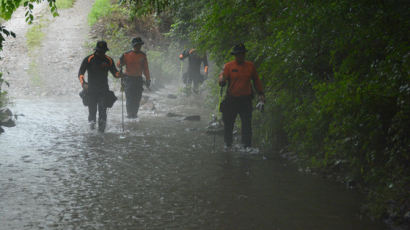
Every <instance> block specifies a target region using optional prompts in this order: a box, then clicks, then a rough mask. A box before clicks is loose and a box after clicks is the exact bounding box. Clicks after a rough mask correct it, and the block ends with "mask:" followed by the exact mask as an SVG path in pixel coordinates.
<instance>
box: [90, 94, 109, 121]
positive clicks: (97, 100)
mask: <svg viewBox="0 0 410 230" xmlns="http://www.w3.org/2000/svg"><path fill="white" fill-rule="evenodd" d="M105 95H106V92H104V91H101V92H90V93H89V102H88V121H90V122H91V121H93V122H96V116H97V109H98V124H99V125H105V123H106V121H107V107H106V106H105V103H104V97H105Z"/></svg>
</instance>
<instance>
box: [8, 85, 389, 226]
mask: <svg viewBox="0 0 410 230" xmlns="http://www.w3.org/2000/svg"><path fill="white" fill-rule="evenodd" d="M175 92H176V89H175V88H171V87H170V88H164V89H162V90H159V91H157V92H155V93H147V94H146V95H148V96H149V99H148V102H147V103H146V104H145V105H144V106H145V107H144V106H143V107H142V109H141V111H140V118H139V119H140V120H139V122H136V121H131V120H128V119H126V120H125V132H124V133H122V128H121V101H118V102H116V104H115V105H114V107H113V108H112V109H111V110H109V112H108V126H107V130H106V132H105V133H103V134H101V133H98V132H96V131H90V130H89V127H88V123H87V113H88V112H87V108H86V107H83V106H82V104H81V101H80V99H79V97H78V96H77V95H75V96H72V97H64V98H63V97H60V98H54V99H46V98H26V99H16V100H15V101H14V105H13V106H12V107H11V108H12V110H13V112H14V113H16V114H20V116H19V117H18V120H17V126H16V127H14V128H10V129H7V130H6V132H5V133H4V134H2V135H0V229H212V230H213V229H257V230H259V229H272V230H274V229H277V230H279V229H281V230H288V229H289V230H296V229H301V230H302V229H303V230H305V229H316V230H319V229H332V230H337V229H340V230H345V229H357V230H359V229H360V230H362V229H375V230H377V229H384V226H383V225H382V224H380V223H374V222H371V221H370V220H368V219H366V218H364V217H361V215H360V205H361V204H362V202H363V201H362V196H361V195H359V194H358V193H356V192H355V191H351V190H347V189H346V188H345V187H344V186H343V185H341V184H338V183H334V182H331V181H329V180H325V179H322V178H321V177H318V176H312V175H306V174H303V173H300V172H298V170H297V169H295V168H294V167H293V166H291V165H288V162H286V161H284V160H281V159H280V158H277V157H274V154H271V153H265V152H258V151H254V152H246V151H237V150H233V151H224V150H223V141H222V136H217V138H216V142H215V147H214V141H213V140H214V139H213V136H212V135H207V134H206V133H205V127H206V125H207V122H208V119H209V118H208V114H209V112H208V111H206V110H205V109H203V108H202V106H201V105H202V103H203V102H202V99H201V98H189V99H187V98H178V99H169V98H167V95H168V94H170V93H174V94H175ZM144 94H145V93H144ZM168 112H175V113H179V114H184V115H201V121H184V120H182V119H180V118H178V117H167V116H166V114H167V113H168Z"/></svg>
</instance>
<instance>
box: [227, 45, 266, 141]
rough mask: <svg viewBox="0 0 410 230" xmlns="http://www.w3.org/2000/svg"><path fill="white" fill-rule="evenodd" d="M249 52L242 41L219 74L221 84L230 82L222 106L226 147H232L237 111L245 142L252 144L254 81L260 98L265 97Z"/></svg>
mask: <svg viewBox="0 0 410 230" xmlns="http://www.w3.org/2000/svg"><path fill="white" fill-rule="evenodd" d="M246 52H247V50H246V48H245V46H244V45H243V44H238V45H235V46H234V47H233V49H232V52H231V54H232V55H234V56H235V60H234V61H231V62H228V63H226V64H225V66H224V68H223V72H222V73H221V74H220V75H219V85H220V86H225V84H226V83H228V88H227V94H226V97H225V99H224V101H223V103H222V104H223V106H222V108H221V112H222V120H223V122H224V141H225V145H226V147H231V146H232V142H233V140H232V139H233V138H232V136H233V135H232V133H233V128H234V123H235V120H236V117H237V115H238V114H239V116H240V118H241V124H242V126H241V127H242V130H241V132H242V133H241V134H242V144H243V146H244V147H251V143H252V99H253V89H252V84H251V82H253V85H254V88H255V89H256V91H257V93H258V95H259V100H261V101H264V100H265V96H264V92H263V87H262V84H261V81H260V79H259V76H258V73H257V72H256V68H255V66H254V64H253V63H252V62H250V61H246V60H245V53H246Z"/></svg>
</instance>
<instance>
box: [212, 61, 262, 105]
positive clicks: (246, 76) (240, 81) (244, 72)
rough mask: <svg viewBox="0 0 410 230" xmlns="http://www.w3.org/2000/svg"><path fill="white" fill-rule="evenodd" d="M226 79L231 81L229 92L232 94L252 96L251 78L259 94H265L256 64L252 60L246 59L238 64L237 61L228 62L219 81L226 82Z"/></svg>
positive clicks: (235, 95)
mask: <svg viewBox="0 0 410 230" xmlns="http://www.w3.org/2000/svg"><path fill="white" fill-rule="evenodd" d="M226 80H227V81H228V82H229V85H228V94H229V95H231V96H234V97H239V96H250V95H251V94H252V85H251V80H252V81H253V84H254V86H255V89H256V91H257V92H258V94H260V95H263V88H262V83H261V81H260V80H259V76H258V73H257V72H256V68H255V66H254V65H253V63H252V62H250V61H245V62H244V63H242V64H238V63H237V62H236V61H231V62H228V63H226V64H225V66H224V69H223V72H222V74H221V75H220V76H219V81H220V82H225V81H226Z"/></svg>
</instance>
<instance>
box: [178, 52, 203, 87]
mask: <svg viewBox="0 0 410 230" xmlns="http://www.w3.org/2000/svg"><path fill="white" fill-rule="evenodd" d="M185 58H188V72H186V73H185V74H184V76H183V82H184V83H185V85H186V88H187V89H188V90H189V91H190V90H191V85H192V83H193V85H194V87H193V91H194V93H198V92H199V91H198V88H199V85H200V84H201V83H202V82H203V81H204V80H205V78H206V77H207V75H208V59H207V57H206V54H204V55H200V54H199V53H198V51H197V50H195V49H187V50H184V52H182V53H181V54H180V55H179V59H180V60H181V61H182V60H184V59H185ZM201 63H203V64H204V73H205V76H203V75H201V71H200V69H201Z"/></svg>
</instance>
